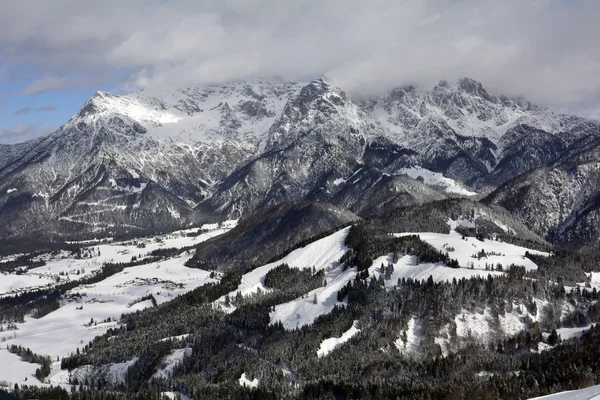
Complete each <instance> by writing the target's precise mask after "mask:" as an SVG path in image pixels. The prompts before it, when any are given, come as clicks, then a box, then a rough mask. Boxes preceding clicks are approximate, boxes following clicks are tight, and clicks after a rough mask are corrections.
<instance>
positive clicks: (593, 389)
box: [530, 385, 600, 400]
mask: <svg viewBox="0 0 600 400" xmlns="http://www.w3.org/2000/svg"><path fill="white" fill-rule="evenodd" d="M542 399H543V400H598V399H600V385H596V386H590V387H588V388H585V389H580V390H569V391H566V392H560V393H555V394H550V395H547V396H541V397H535V398H532V399H530V400H542Z"/></svg>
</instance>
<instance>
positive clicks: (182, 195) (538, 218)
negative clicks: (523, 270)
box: [0, 78, 600, 246]
mask: <svg viewBox="0 0 600 400" xmlns="http://www.w3.org/2000/svg"><path fill="white" fill-rule="evenodd" d="M599 144H600V125H598V124H597V123H595V122H592V121H588V120H585V119H583V118H580V117H576V116H572V115H561V114H556V113H554V112H552V111H551V110H549V109H547V108H544V107H540V106H536V105H534V104H531V103H529V102H528V101H526V100H524V99H520V98H518V99H511V98H507V97H506V96H493V95H490V94H489V93H488V92H487V91H486V90H485V89H484V88H483V86H482V84H481V83H479V82H477V81H475V80H472V79H469V78H463V79H461V80H459V81H458V82H455V83H450V82H447V81H441V82H439V83H438V84H437V85H435V86H434V87H433V88H424V87H418V86H402V87H397V88H393V89H391V90H389V91H388V92H386V93H384V94H383V95H380V96H374V97H370V98H366V99H365V98H360V99H354V98H352V97H351V96H349V95H348V94H346V93H345V92H344V91H343V90H342V89H341V88H338V87H336V86H335V85H333V84H332V83H330V82H328V81H327V80H326V79H324V78H321V79H317V80H314V81H312V82H310V83H308V84H300V83H288V82H280V81H263V80H252V81H247V82H237V83H232V84H225V85H217V86H206V87H190V88H184V89H182V90H177V91H174V92H173V93H169V94H162V95H152V96H151V95H149V94H145V93H144V92H141V93H133V94H126V95H111V94H109V93H105V92H97V93H96V94H94V96H93V97H92V98H91V99H89V100H88V101H87V102H86V103H85V104H84V105H83V106H82V107H81V109H80V110H79V112H78V113H77V114H76V115H75V116H74V117H72V118H71V119H70V120H69V121H67V122H66V123H65V124H64V125H63V126H61V127H60V128H58V129H57V130H56V131H54V132H53V133H51V134H49V135H47V136H45V137H42V138H37V139H33V140H31V141H28V142H25V143H20V144H16V145H2V146H0V218H2V221H3V225H2V227H1V228H0V237H1V238H18V237H22V236H25V235H27V236H29V237H32V236H33V237H41V238H88V237H92V236H107V235H120V234H125V235H139V234H145V233H151V232H161V231H167V230H172V229H176V228H181V227H186V226H190V225H195V224H201V223H205V222H212V221H216V220H222V219H238V218H245V217H249V216H250V215H252V214H253V213H255V212H257V211H260V210H263V209H265V208H267V207H269V206H272V205H275V204H279V203H284V202H288V201H297V200H312V201H320V202H328V203H331V204H333V205H334V206H337V207H340V208H341V209H345V210H348V211H350V212H352V213H354V214H356V215H358V216H362V217H365V216H369V215H374V214H377V213H380V212H385V211H389V210H392V209H395V208H398V207H403V206H410V205H418V204H423V203H426V202H429V201H433V200H441V199H444V198H449V197H471V198H475V199H478V198H481V197H484V196H486V195H489V196H488V197H486V199H485V202H487V203H488V204H498V205H501V206H503V207H506V208H507V209H509V210H510V211H511V212H513V214H514V215H516V216H517V217H518V218H519V219H520V220H521V221H522V222H524V223H525V224H527V225H528V226H530V227H531V228H532V229H533V230H534V231H535V232H536V233H538V234H539V235H541V236H542V237H544V238H546V239H548V240H551V241H557V242H561V243H565V244H574V245H576V246H579V245H581V242H580V241H579V238H580V237H581V238H583V239H582V240H583V241H584V243H585V244H587V245H589V244H591V243H596V242H597V240H598V238H599V234H598V231H597V229H596V228H595V226H597V222H598V213H597V204H598V195H599V192H598V190H597V188H598V185H597V184H596V183H597V179H598V171H599V167H598V164H597V163H595V161H594V160H595V159H596V160H597V157H594V155H595V152H596V153H597V148H598V147H597V146H598V145H599ZM540 193H541V194H540Z"/></svg>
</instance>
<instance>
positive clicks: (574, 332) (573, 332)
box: [556, 325, 592, 340]
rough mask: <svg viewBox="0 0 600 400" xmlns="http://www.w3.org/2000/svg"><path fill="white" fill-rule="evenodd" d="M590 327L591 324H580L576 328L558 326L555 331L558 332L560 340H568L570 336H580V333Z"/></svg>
mask: <svg viewBox="0 0 600 400" xmlns="http://www.w3.org/2000/svg"><path fill="white" fill-rule="evenodd" d="M591 327H592V325H588V326H581V327H577V328H559V329H557V330H556V333H558V335H559V336H560V338H561V339H562V340H568V339H572V338H579V337H581V334H582V333H583V332H585V331H587V330H588V329H590V328H591Z"/></svg>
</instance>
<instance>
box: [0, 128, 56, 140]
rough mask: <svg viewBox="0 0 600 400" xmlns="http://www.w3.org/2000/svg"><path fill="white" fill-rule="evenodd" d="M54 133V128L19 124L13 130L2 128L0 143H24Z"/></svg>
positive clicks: (0, 129)
mask: <svg viewBox="0 0 600 400" xmlns="http://www.w3.org/2000/svg"><path fill="white" fill-rule="evenodd" d="M52 131H53V128H52V127H49V126H40V125H37V124H34V125H27V124H19V125H17V126H15V127H13V128H0V143H3V144H13V143H19V142H23V141H25V140H28V139H32V138H35V137H38V136H42V135H45V134H48V133H50V132H52Z"/></svg>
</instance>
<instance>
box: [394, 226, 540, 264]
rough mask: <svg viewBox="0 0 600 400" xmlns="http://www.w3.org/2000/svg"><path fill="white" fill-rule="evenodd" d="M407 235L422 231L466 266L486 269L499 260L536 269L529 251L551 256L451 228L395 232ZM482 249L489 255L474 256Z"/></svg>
mask: <svg viewBox="0 0 600 400" xmlns="http://www.w3.org/2000/svg"><path fill="white" fill-rule="evenodd" d="M407 235H418V236H419V238H420V239H421V240H423V241H424V242H427V243H429V244H430V245H432V246H433V247H435V248H436V249H437V250H438V251H441V252H444V253H448V255H449V256H450V258H453V259H456V260H457V261H458V264H459V265H460V266H461V267H463V268H471V267H472V268H473V269H483V270H485V267H486V264H487V265H488V266H493V268H494V269H495V268H496V265H497V264H500V265H502V267H503V268H507V267H509V266H510V265H511V264H514V265H517V266H522V267H525V269H526V270H527V271H530V270H536V269H537V268H538V267H537V265H536V264H535V263H534V262H533V261H531V260H530V259H529V258H527V257H525V253H526V252H529V253H531V254H538V255H543V256H550V253H546V252H543V251H538V250H531V249H528V248H525V247H521V246H516V245H514V244H510V243H504V242H499V241H496V240H488V239H486V240H485V241H483V242H482V241H480V240H478V239H476V238H474V237H465V239H464V240H463V239H462V235H461V234H460V233H458V232H456V231H454V230H451V231H450V233H448V234H446V233H428V232H420V233H399V234H395V236H398V237H400V236H407ZM452 248H454V250H452ZM481 250H484V251H485V253H486V254H487V255H486V256H485V257H482V258H480V259H478V258H474V257H473V256H476V255H477V254H478V253H479V252H480V251H481ZM492 253H493V254H492Z"/></svg>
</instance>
